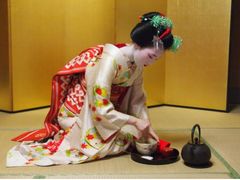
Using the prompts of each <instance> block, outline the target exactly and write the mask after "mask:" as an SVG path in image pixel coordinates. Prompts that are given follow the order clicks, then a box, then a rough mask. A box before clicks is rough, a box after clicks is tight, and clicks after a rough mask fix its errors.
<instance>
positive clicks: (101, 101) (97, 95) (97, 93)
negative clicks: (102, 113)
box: [93, 85, 109, 108]
mask: <svg viewBox="0 0 240 180" xmlns="http://www.w3.org/2000/svg"><path fill="white" fill-rule="evenodd" d="M93 96H94V104H95V106H96V107H100V108H101V107H104V106H107V105H108V104H109V100H108V94H107V88H105V87H101V86H99V85H95V86H94V88H93Z"/></svg>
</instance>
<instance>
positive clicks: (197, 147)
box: [181, 124, 211, 166]
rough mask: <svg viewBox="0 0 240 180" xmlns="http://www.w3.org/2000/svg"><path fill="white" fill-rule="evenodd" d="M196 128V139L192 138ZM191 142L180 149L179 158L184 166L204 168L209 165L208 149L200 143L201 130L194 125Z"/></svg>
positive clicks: (209, 153)
mask: <svg viewBox="0 0 240 180" xmlns="http://www.w3.org/2000/svg"><path fill="white" fill-rule="evenodd" d="M196 128H198V133H199V134H198V137H195V138H194V133H195V129H196ZM191 139H192V142H188V143H187V144H185V145H184V146H183V148H182V152H181V156H182V158H183V160H184V162H185V164H186V165H190V166H205V165H209V164H210V161H209V160H210V158H211V151H210V148H209V147H208V146H207V145H206V144H205V143H203V142H202V141H201V128H200V126H199V125H198V124H195V125H194V126H193V128H192V134H191Z"/></svg>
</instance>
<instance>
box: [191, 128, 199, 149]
mask: <svg viewBox="0 0 240 180" xmlns="http://www.w3.org/2000/svg"><path fill="white" fill-rule="evenodd" d="M196 128H198V132H199V134H198V141H199V143H200V137H201V128H200V126H199V124H195V125H194V126H193V128H192V135H191V137H192V143H193V144H194V139H193V138H194V133H195V129H196Z"/></svg>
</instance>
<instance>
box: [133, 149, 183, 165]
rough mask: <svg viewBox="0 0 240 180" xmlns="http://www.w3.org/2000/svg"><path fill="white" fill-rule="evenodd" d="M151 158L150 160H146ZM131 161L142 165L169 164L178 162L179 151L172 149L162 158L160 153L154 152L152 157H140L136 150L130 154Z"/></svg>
mask: <svg viewBox="0 0 240 180" xmlns="http://www.w3.org/2000/svg"><path fill="white" fill-rule="evenodd" d="M147 158H152V159H147ZM131 159H132V160H133V161H136V162H138V163H142V164H152V165H162V164H171V163H174V162H177V161H178V160H179V151H178V150H177V149H173V150H172V151H171V152H170V153H169V154H168V155H165V156H163V155H162V154H161V153H159V152H156V153H154V154H152V155H150V156H149V155H142V154H140V153H139V152H137V150H136V149H134V150H132V152H131Z"/></svg>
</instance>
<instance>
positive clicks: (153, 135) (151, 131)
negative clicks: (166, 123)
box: [149, 126, 159, 141]
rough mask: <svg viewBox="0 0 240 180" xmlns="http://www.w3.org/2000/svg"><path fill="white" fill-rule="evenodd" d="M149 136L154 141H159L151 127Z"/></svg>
mask: <svg viewBox="0 0 240 180" xmlns="http://www.w3.org/2000/svg"><path fill="white" fill-rule="evenodd" d="M149 135H150V136H152V137H153V138H154V139H155V140H156V141H159V137H158V135H157V134H156V133H155V131H154V130H153V128H152V126H150V127H149Z"/></svg>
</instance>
